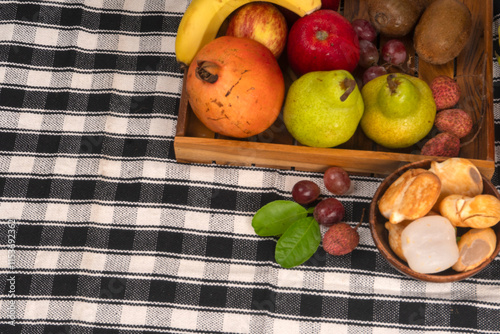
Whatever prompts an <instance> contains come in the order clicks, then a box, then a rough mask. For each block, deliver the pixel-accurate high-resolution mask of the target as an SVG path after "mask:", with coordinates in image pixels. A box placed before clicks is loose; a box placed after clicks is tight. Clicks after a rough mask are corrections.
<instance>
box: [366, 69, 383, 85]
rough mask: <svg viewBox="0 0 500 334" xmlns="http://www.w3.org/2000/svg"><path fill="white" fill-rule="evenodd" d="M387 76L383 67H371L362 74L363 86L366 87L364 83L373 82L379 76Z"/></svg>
mask: <svg viewBox="0 0 500 334" xmlns="http://www.w3.org/2000/svg"><path fill="white" fill-rule="evenodd" d="M384 74H387V70H386V69H385V67H383V66H372V67H369V68H368V69H367V70H366V71H365V72H364V73H363V85H366V83H367V82H368V81H370V80H373V79H375V78H377V77H379V76H381V75H384Z"/></svg>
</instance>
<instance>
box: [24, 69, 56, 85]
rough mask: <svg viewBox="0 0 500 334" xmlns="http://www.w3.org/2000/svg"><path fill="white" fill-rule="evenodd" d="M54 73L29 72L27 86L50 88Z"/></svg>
mask: <svg viewBox="0 0 500 334" xmlns="http://www.w3.org/2000/svg"><path fill="white" fill-rule="evenodd" d="M51 79H52V72H48V71H29V72H28V80H27V81H26V85H28V86H33V87H50V81H51Z"/></svg>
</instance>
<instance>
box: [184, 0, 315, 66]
mask: <svg viewBox="0 0 500 334" xmlns="http://www.w3.org/2000/svg"><path fill="white" fill-rule="evenodd" d="M253 1H256V0H192V1H191V3H190V4H189V6H188V8H187V9H186V12H185V13H184V16H183V17H182V19H181V22H180V24H179V28H178V30H177V37H176V39H175V56H176V59H177V61H178V62H179V63H181V64H183V65H185V66H189V64H190V63H191V61H192V60H193V59H194V56H195V55H196V53H197V52H198V51H199V50H200V49H201V48H202V47H203V46H205V44H207V43H208V42H210V41H211V40H213V39H214V38H215V37H216V35H217V33H218V31H219V28H220V26H221V25H222V22H224V20H225V19H226V18H227V17H228V16H229V14H231V13H232V12H233V11H234V10H236V9H237V8H239V7H241V6H243V5H245V4H247V3H250V2H253ZM267 2H271V3H273V4H276V5H279V6H282V7H284V8H286V9H288V10H291V11H292V12H294V13H296V14H297V15H299V16H304V15H306V14H309V13H312V12H313V11H315V10H317V9H319V8H320V7H321V0H267Z"/></svg>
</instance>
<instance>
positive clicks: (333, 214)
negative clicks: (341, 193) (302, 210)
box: [313, 198, 345, 226]
mask: <svg viewBox="0 0 500 334" xmlns="http://www.w3.org/2000/svg"><path fill="white" fill-rule="evenodd" d="M344 214H345V209H344V206H343V205H342V203H340V201H339V200H338V199H336V198H326V199H324V200H322V201H321V202H319V203H318V205H316V207H315V208H314V211H313V216H314V219H316V221H317V222H318V223H320V224H321V225H325V226H330V225H333V224H335V223H338V222H340V221H341V220H342V219H343V218H344Z"/></svg>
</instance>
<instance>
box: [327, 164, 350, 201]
mask: <svg viewBox="0 0 500 334" xmlns="http://www.w3.org/2000/svg"><path fill="white" fill-rule="evenodd" d="M323 181H324V182H325V187H326V189H328V191H329V192H331V193H332V194H335V195H343V194H345V193H346V192H347V191H348V190H349V188H351V179H350V178H349V174H347V172H346V171H345V170H344V169H343V168H341V167H330V168H328V169H327V170H326V171H325V174H324V175H323Z"/></svg>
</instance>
